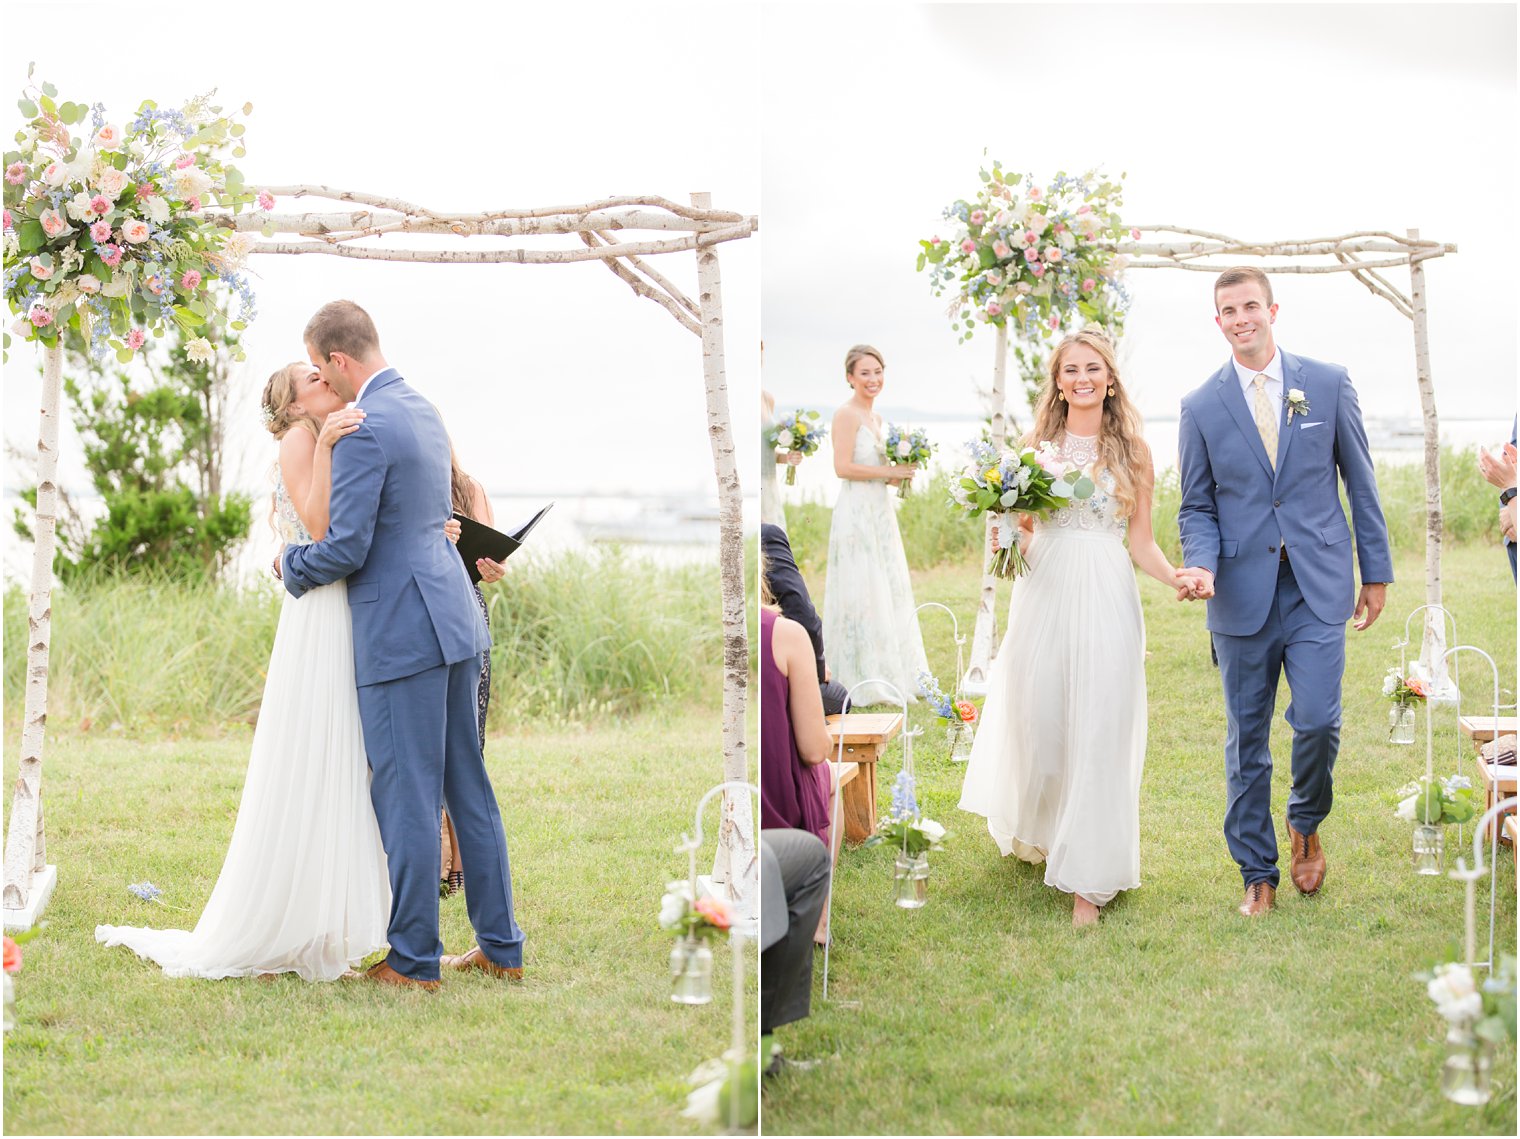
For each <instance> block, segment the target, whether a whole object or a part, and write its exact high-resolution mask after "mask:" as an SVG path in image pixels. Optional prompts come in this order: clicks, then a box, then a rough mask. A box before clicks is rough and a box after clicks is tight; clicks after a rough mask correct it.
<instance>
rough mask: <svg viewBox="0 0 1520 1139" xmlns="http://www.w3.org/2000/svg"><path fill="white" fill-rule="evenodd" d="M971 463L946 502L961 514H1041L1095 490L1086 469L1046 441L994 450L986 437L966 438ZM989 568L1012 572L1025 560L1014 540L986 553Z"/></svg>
mask: <svg viewBox="0 0 1520 1139" xmlns="http://www.w3.org/2000/svg"><path fill="white" fill-rule="evenodd" d="M968 450H969V451H970V452H971V465H970V466H968V467H967V468H966V469H965V470H963V471H962V472H961V477H960V478H959V479H957V480H956V481H955V482H954V483H953V484H952V485H951V488H950V503H951V505H952V506H955V507H957V508H958V509H960V510H961V511H962V512H963V513H964V514H965V516H966V517H967V518H979V517H981V516H982V515H984V514H1003V513H1008V514H1033V515H1036V516H1037V517H1040V518H1044V517H1046V516H1048V515H1049V514H1050V512H1051V511H1052V510H1059V509H1060V508H1061V507H1063V506H1069V505H1070V504H1071V502H1072V500H1073V499H1077V500H1081V499H1087V498H1091V497H1092V496H1093V493H1094V492H1095V491H1096V490H1097V486H1096V485H1095V484H1094V483H1093V480H1092V478H1091V476H1090V475H1089V474H1088V472H1087V471H1085V470H1083V469H1082V468H1080V467H1078V466H1076V465H1075V464H1073V463H1069V462H1067V461H1066V460H1065V459H1062V458H1061V457H1060V456H1059V455H1057V454H1056V452H1055V448H1054V447H1052V446H1051V445H1050V444H1049V443H1041V444H1040V445H1039V447H1037V448H1036V447H1025V448H1023V449H1022V450H1020V451H1016V452H1014V451H1011V452H1008V453H1006V454H999V452H998V450H997V448H996V447H994V446H992V444H990V443H983V442H974V443H971V444H969V446H968ZM990 569H991V572H992V573H994V574H996V575H997V576H998V577H1001V578H1013V577H1018V576H1019V575H1020V574H1023V573H1025V572H1026V571H1028V569H1029V562H1028V561H1027V560H1026V559H1025V557H1024V555H1023V554H1022V553H1021V552H1020V551H1019V548H1018V545H1017V544H1016V543H1009V544H1008V545H1007V546H1006V547H1002V546H1000V548H999V549H998V550H997V552H996V553H994V554H993V555H992V565H991V567H990Z"/></svg>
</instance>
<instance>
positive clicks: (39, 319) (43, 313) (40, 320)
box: [27, 308, 53, 328]
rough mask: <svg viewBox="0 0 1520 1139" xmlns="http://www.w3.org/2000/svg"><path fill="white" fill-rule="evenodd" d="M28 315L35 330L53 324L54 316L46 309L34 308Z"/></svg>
mask: <svg viewBox="0 0 1520 1139" xmlns="http://www.w3.org/2000/svg"><path fill="white" fill-rule="evenodd" d="M27 315H28V317H29V318H30V320H31V322H32V327H33V328H46V327H47V326H48V325H50V324H52V323H53V314H52V313H50V312H48V310H47V309H45V308H34V309H33V310H32V311H31V312H30V313H28V314H27Z"/></svg>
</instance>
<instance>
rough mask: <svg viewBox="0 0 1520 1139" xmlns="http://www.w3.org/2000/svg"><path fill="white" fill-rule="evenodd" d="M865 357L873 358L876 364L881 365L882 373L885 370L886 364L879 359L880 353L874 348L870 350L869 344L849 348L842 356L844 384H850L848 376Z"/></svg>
mask: <svg viewBox="0 0 1520 1139" xmlns="http://www.w3.org/2000/svg"><path fill="white" fill-rule="evenodd" d="M867 356H871V357H873V358H874V359H875V360H876V362H877V363H878V364H880V365H881V370H882V371H883V372H885V371H886V370H887V362H886V361H885V360H883V359H882V358H881V353H880V352H878V351H877V350H876V349H875V348H872V347H871V346H870V345H869V344H857V345H855V347H853V348H851V349H850V350H849V351H848V352H846V353H845V354H844V382H845V383H847V384H848V383H849V382H850V376H851V375H852V374H853V373H854V371H855V365H856V364H858V363H860V362H861V361H862V360H864V359H865V358H866V357H867ZM852 386H853V385H852Z"/></svg>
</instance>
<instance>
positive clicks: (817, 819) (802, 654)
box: [760, 598, 830, 843]
mask: <svg viewBox="0 0 1520 1139" xmlns="http://www.w3.org/2000/svg"><path fill="white" fill-rule="evenodd" d="M765 600H766V601H767V602H769V600H770V599H769V598H766V599H765ZM793 676H795V677H797V678H798V683H796V684H792V683H791V680H790V678H791V677H793ZM829 748H830V741H829V729H828V723H827V722H826V721H825V720H824V718H823V698H822V696H821V695H820V694H819V691H818V675H817V663H816V661H815V658H814V656H813V645H812V642H811V641H810V640H808V635H807V630H806V629H804V628H803V627H802V626H801V625H799V624H798V623H797V622H796V621H791V620H788V619H787V618H785V617H783V616H781V615H780V614H779V613H777V612H776V611H775V609H774V608H770V607H768V606H767V605H762V606H761V609H760V791H761V796H760V818H761V823H760V825H761V826H762V827H763V828H765V829H775V828H791V829H794V830H804V831H809V832H811V833H812V834H815V835H817V836H818V837H819V838H820V839H822V840H823V841H824V842H825V843H827V842H828V841H829V769H828V768H827V767H826V766H825V761H826V760H827V759H828V758H829Z"/></svg>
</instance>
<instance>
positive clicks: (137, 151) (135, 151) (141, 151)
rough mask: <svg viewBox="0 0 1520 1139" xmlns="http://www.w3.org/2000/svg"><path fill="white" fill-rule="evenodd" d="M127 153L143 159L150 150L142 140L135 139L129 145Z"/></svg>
mask: <svg viewBox="0 0 1520 1139" xmlns="http://www.w3.org/2000/svg"><path fill="white" fill-rule="evenodd" d="M127 153H128V154H130V155H131V156H132V157H133V158H141V157H142V156H143V155H145V154H147V153H148V148H147V147H146V146H144V145H143V140H142V139H140V138H134V139H133V140H132V141H131V142H129V143H127Z"/></svg>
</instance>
